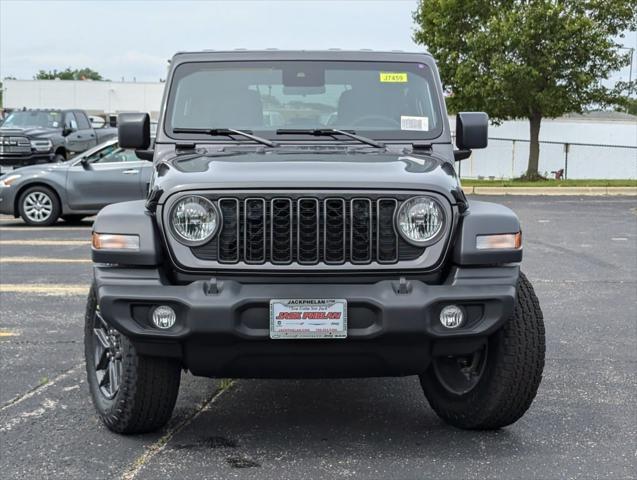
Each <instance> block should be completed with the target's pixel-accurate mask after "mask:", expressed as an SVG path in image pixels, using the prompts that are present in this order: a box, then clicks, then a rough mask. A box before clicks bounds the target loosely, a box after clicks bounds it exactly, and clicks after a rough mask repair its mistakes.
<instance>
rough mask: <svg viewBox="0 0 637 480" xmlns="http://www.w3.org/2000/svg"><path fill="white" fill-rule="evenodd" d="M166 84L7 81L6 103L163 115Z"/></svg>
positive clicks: (8, 106)
mask: <svg viewBox="0 0 637 480" xmlns="http://www.w3.org/2000/svg"><path fill="white" fill-rule="evenodd" d="M164 85H165V84H164V83H150V82H148V83H147V82H100V81H91V80H4V81H3V82H2V89H3V104H4V105H3V106H4V108H6V109H16V108H23V107H26V108H78V109H82V110H86V111H87V112H88V113H89V114H90V115H104V114H109V113H118V112H124V111H137V112H149V113H150V114H151V117H152V118H153V119H157V116H158V115H159V105H160V103H161V97H162V95H163V92H164Z"/></svg>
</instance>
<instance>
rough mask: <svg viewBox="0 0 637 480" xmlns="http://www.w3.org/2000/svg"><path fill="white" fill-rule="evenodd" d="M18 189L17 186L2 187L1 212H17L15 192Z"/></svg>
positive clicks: (6, 213)
mask: <svg viewBox="0 0 637 480" xmlns="http://www.w3.org/2000/svg"><path fill="white" fill-rule="evenodd" d="M17 190H18V189H17V188H16V187H15V186H10V187H0V214H5V215H14V214H15V208H14V207H15V194H16V192H17Z"/></svg>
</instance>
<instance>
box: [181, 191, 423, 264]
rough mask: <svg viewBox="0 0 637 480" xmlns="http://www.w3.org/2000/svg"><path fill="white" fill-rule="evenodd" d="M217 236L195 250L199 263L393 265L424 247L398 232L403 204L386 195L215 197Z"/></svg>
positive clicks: (414, 255) (412, 256)
mask: <svg viewBox="0 0 637 480" xmlns="http://www.w3.org/2000/svg"><path fill="white" fill-rule="evenodd" d="M211 200H212V201H214V202H216V203H217V205H218V207H219V210H220V211H221V214H222V217H223V218H222V223H221V230H220V232H219V234H218V235H217V236H216V237H215V238H214V239H213V240H211V241H210V242H208V243H207V244H205V245H201V246H197V247H192V248H191V251H192V253H193V254H194V255H195V257H197V258H199V259H200V260H208V261H216V262H219V263H222V264H236V263H240V262H244V263H246V264H265V263H271V264H275V265H289V264H292V263H296V264H300V265H317V264H327V265H338V264H345V263H351V264H358V265H363V264H370V263H380V264H392V263H396V262H399V261H401V260H414V259H416V258H418V257H419V256H420V255H421V254H422V253H423V252H424V248H420V247H414V246H412V245H410V244H408V243H407V242H405V241H404V240H403V239H402V238H400V237H399V235H398V234H397V233H396V230H395V228H394V214H395V212H396V209H397V208H398V205H399V203H400V201H401V199H399V198H390V197H384V196H374V197H367V196H366V197H358V196H354V195H352V196H346V197H342V196H338V197H336V196H327V195H326V196H324V197H320V198H319V197H310V196H302V195H299V196H297V197H292V196H291V197H284V196H272V197H261V196H260V197H253V196H247V195H246V196H245V197H243V196H242V197H235V196H233V197H217V198H211Z"/></svg>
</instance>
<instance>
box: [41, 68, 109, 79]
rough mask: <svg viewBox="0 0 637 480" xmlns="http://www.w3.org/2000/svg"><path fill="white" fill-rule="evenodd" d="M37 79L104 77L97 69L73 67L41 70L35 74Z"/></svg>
mask: <svg viewBox="0 0 637 480" xmlns="http://www.w3.org/2000/svg"><path fill="white" fill-rule="evenodd" d="M34 78H35V80H57V79H59V80H104V78H103V77H102V76H101V75H100V74H99V73H98V72H96V71H95V70H91V69H90V68H80V69H74V70H73V69H71V68H70V67H69V68H66V69H65V70H61V71H57V70H48V71H46V70H40V71H39V72H38V73H37V75H35V77H34Z"/></svg>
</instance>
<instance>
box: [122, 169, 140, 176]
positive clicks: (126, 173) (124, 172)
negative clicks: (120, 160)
mask: <svg viewBox="0 0 637 480" xmlns="http://www.w3.org/2000/svg"><path fill="white" fill-rule="evenodd" d="M122 173H123V174H124V175H134V174H136V173H139V170H137V169H135V168H130V169H128V170H124V171H123V172H122Z"/></svg>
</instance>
